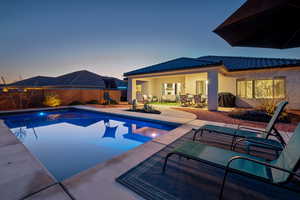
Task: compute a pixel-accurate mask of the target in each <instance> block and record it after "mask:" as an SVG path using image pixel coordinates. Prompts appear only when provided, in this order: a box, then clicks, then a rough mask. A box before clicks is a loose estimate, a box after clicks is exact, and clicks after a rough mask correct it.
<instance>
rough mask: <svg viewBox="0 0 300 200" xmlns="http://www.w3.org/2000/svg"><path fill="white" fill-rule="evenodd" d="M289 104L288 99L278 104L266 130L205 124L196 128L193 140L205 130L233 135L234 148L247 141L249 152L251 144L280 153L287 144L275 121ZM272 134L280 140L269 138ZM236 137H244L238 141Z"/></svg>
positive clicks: (232, 143) (232, 146)
mask: <svg viewBox="0 0 300 200" xmlns="http://www.w3.org/2000/svg"><path fill="white" fill-rule="evenodd" d="M287 104H288V102H287V101H281V102H280V103H278V104H277V107H276V111H275V113H274V115H273V116H272V118H271V120H270V121H269V123H268V125H267V126H266V128H265V130H264V131H262V130H259V129H254V128H247V127H239V128H238V129H235V128H229V127H222V126H216V125H204V126H202V127H200V128H199V129H194V131H195V133H194V137H193V140H195V139H196V136H197V134H198V133H200V135H201V136H202V135H203V132H204V131H208V132H215V133H219V134H224V135H229V136H232V142H231V149H232V150H234V149H235V147H236V145H237V144H238V143H241V142H245V144H246V147H247V150H248V152H249V151H250V147H251V146H256V147H262V148H267V149H272V150H275V151H276V153H278V151H281V150H282V149H283V147H284V146H285V141H284V139H283V138H282V136H281V135H280V133H279V132H278V131H277V129H276V128H275V123H276V122H277V120H278V118H279V116H280V114H281V113H282V111H283V110H284V108H285V106H286V105H287ZM271 135H272V136H275V137H276V138H277V139H278V140H279V142H278V141H277V140H272V139H269V136H271ZM236 138H242V139H239V140H237V141H236Z"/></svg>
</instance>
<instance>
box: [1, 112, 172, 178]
mask: <svg viewBox="0 0 300 200" xmlns="http://www.w3.org/2000/svg"><path fill="white" fill-rule="evenodd" d="M0 118H1V119H3V120H4V122H5V124H6V125H7V126H8V127H9V128H10V130H11V131H12V133H13V134H14V135H16V136H17V137H18V139H19V140H20V141H21V142H22V143H23V144H24V145H25V146H26V147H27V148H28V149H29V150H30V151H31V152H32V154H34V155H35V157H36V158H38V159H39V160H40V161H41V162H42V163H43V164H44V166H45V167H46V168H47V169H48V170H49V172H50V173H51V174H52V175H53V176H54V177H55V178H56V179H57V180H58V181H61V180H64V179H66V178H68V177H70V176H72V175H74V174H77V173H79V172H81V171H83V170H85V169H88V168H90V167H93V166H94V165H96V164H98V163H101V162H104V161H106V160H109V159H111V158H113V157H115V156H118V155H120V154H122V153H124V152H126V151H128V150H130V149H133V148H135V147H137V146H139V145H141V144H143V143H145V142H148V141H150V140H152V139H153V138H155V137H158V136H160V135H163V134H168V131H170V130H172V129H174V128H176V127H177V125H176V124H162V123H155V122H150V121H142V120H136V119H130V118H125V117H119V116H116V115H110V114H104V113H98V112H90V111H84V110H79V109H67V110H56V111H43V112H33V113H24V114H14V115H7V116H1V117H0Z"/></svg>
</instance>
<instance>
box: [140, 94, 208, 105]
mask: <svg viewBox="0 0 300 200" xmlns="http://www.w3.org/2000/svg"><path fill="white" fill-rule="evenodd" d="M137 101H138V102H142V103H145V102H161V103H166V102H168V103H176V102H178V103H180V105H181V106H183V107H188V106H195V107H198V108H199V107H204V106H206V105H207V98H206V97H204V96H203V95H201V94H198V95H192V94H184V95H162V96H161V98H160V99H159V98H157V97H156V96H152V95H145V94H144V95H142V94H137Z"/></svg>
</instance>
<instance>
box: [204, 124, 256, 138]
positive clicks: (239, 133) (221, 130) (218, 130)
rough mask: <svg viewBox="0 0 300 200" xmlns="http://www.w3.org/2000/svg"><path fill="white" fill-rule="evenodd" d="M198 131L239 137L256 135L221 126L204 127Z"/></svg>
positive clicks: (208, 125) (251, 132)
mask: <svg viewBox="0 0 300 200" xmlns="http://www.w3.org/2000/svg"><path fill="white" fill-rule="evenodd" d="M200 129H203V130H207V131H212V132H216V133H222V134H225V135H231V136H234V135H236V136H239V137H257V136H258V133H257V132H253V131H248V130H241V129H236V128H230V127H223V126H216V125H210V124H207V125H204V126H202V127H201V128H200Z"/></svg>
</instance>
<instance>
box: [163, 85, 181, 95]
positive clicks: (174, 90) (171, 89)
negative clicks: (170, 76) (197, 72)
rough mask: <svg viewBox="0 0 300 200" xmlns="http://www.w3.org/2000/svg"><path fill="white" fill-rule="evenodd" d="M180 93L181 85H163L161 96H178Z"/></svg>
mask: <svg viewBox="0 0 300 200" xmlns="http://www.w3.org/2000/svg"><path fill="white" fill-rule="evenodd" d="M180 92H181V83H163V84H162V94H163V95H178V94H180Z"/></svg>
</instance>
